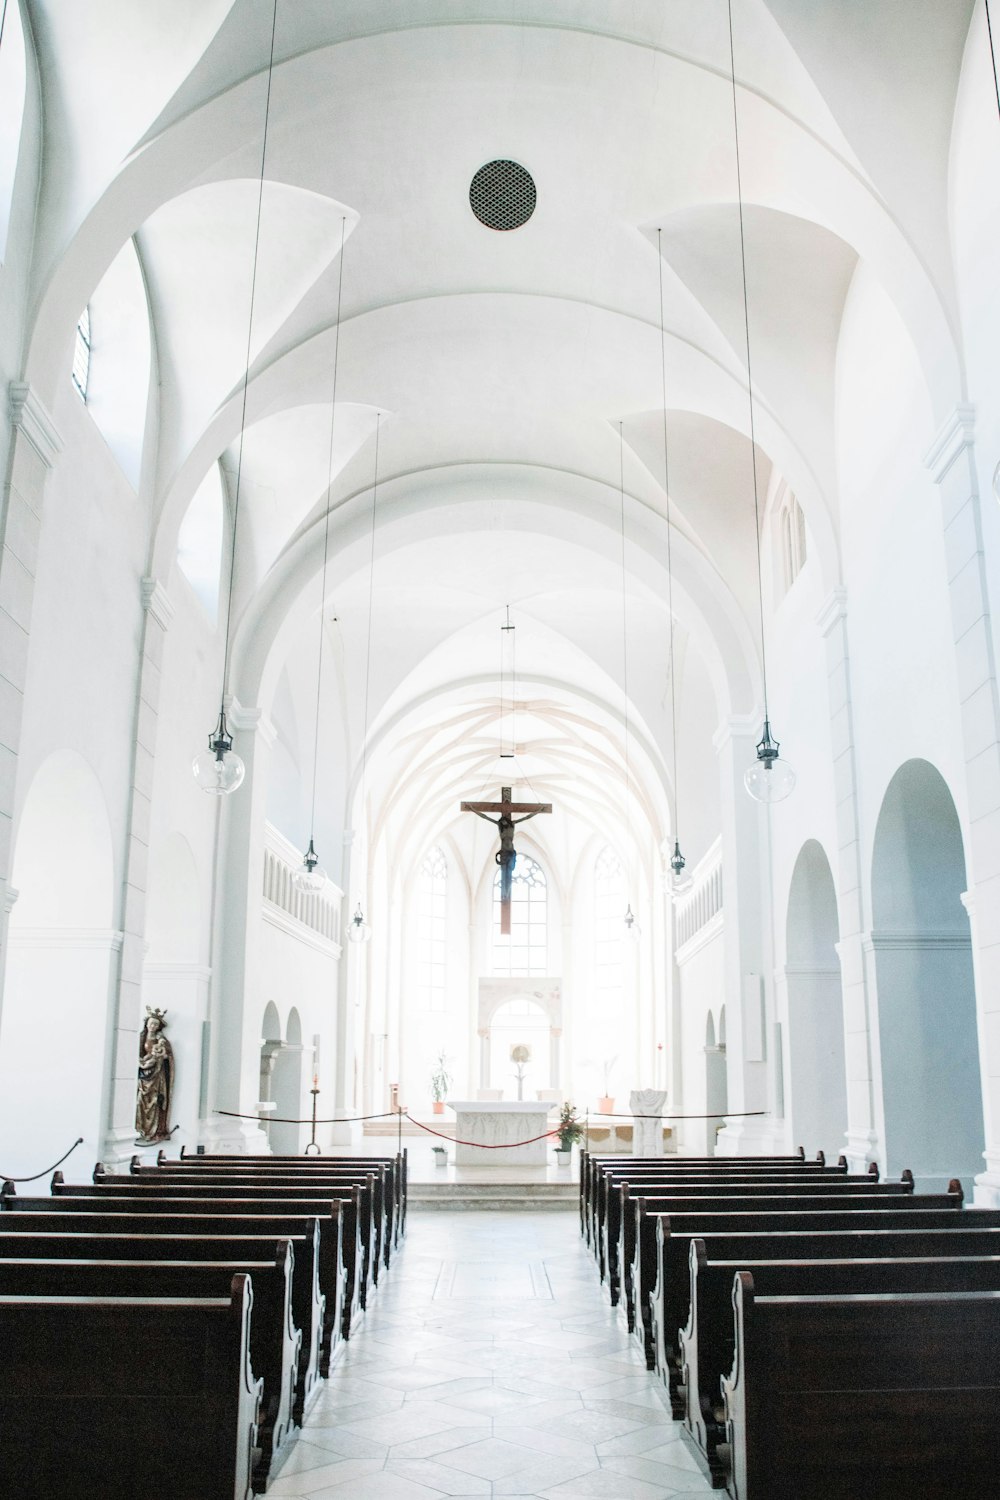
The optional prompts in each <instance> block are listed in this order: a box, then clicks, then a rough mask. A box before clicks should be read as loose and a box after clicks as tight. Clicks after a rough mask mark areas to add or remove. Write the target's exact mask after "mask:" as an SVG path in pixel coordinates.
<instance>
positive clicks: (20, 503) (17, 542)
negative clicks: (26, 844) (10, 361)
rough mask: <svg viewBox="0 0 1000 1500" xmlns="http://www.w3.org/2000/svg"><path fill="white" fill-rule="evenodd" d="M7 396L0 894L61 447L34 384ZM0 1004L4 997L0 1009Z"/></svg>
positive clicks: (1, 523) (0, 618) (1, 568)
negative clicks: (51, 485) (41, 556)
mask: <svg viewBox="0 0 1000 1500" xmlns="http://www.w3.org/2000/svg"><path fill="white" fill-rule="evenodd" d="M8 396H9V414H10V421H11V427H12V434H11V445H10V457H9V462H8V465H7V474H6V479H5V483H4V488H3V511H2V516H0V894H2V892H3V889H4V887H5V886H6V884H7V882H8V881H9V880H10V870H11V858H12V854H13V848H12V840H13V818H14V794H15V785H16V779H17V757H18V754H19V752H20V748H21V716H22V711H23V706H24V683H25V676H26V674H27V669H28V637H29V631H30V629H31V609H32V604H33V601H34V593H35V568H36V566H37V561H38V542H39V537H40V535H41V528H42V508H43V504H44V499H45V483H46V480H47V478H48V474H49V470H50V469H51V468H52V465H53V464H54V463H55V461H56V457H57V455H58V454H59V452H60V450H61V448H62V442H61V440H60V437H59V434H58V432H57V431H56V429H55V426H54V424H53V422H52V418H51V417H50V416H49V414H48V412H47V411H46V410H45V407H44V406H43V405H42V403H41V402H40V401H39V399H38V397H37V396H36V395H35V393H34V391H33V390H32V389H31V387H30V386H27V385H22V384H16V383H14V382H12V383H11V385H10V387H9V392H8ZM4 935H5V934H4ZM5 957H6V948H4V951H3V954H0V971H2V965H3V963H4V962H5ZM0 984H2V979H0ZM2 999H3V997H2V992H0V1005H2Z"/></svg>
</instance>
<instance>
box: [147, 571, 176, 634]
mask: <svg viewBox="0 0 1000 1500" xmlns="http://www.w3.org/2000/svg"><path fill="white" fill-rule="evenodd" d="M141 588H142V607H143V609H144V610H145V611H146V613H147V614H148V615H150V616H151V617H152V619H154V620H155V621H156V623H157V625H159V627H160V629H161V630H169V628H170V622H171V620H172V619H173V618H174V606H173V601H172V600H171V598H170V595H169V594H168V593H167V591H166V589H165V588H164V587H163V584H162V583H161V582H160V580H159V579H158V578H144V579H143V580H142V584H141Z"/></svg>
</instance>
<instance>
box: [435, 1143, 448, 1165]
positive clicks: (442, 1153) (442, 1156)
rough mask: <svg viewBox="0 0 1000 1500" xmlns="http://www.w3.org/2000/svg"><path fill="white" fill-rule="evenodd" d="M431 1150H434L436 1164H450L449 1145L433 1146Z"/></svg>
mask: <svg viewBox="0 0 1000 1500" xmlns="http://www.w3.org/2000/svg"><path fill="white" fill-rule="evenodd" d="M431 1150H432V1151H433V1152H434V1165H435V1166H436V1167H446V1166H447V1165H448V1148H447V1146H432V1147H431Z"/></svg>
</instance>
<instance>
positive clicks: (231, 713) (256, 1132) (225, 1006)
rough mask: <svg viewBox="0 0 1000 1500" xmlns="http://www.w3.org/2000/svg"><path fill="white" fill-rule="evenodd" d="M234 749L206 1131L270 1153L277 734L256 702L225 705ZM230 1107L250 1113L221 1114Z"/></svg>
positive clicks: (224, 814)
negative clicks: (265, 946) (239, 762)
mask: <svg viewBox="0 0 1000 1500" xmlns="http://www.w3.org/2000/svg"><path fill="white" fill-rule="evenodd" d="M226 717H227V720H228V722H229V727H230V729H231V730H233V731H235V735H236V738H235V744H234V748H235V749H236V750H237V751H238V752H239V754H240V755H241V756H242V757H243V760H244V762H245V764H246V776H245V778H244V780H243V784H242V786H241V787H239V789H238V790H237V791H235V792H233V793H232V794H231V795H229V796H227V797H224V798H223V799H222V807H221V809H220V811H221V828H220V835H219V853H218V878H217V880H216V890H217V897H216V902H217V905H216V911H215V914H214V915H215V927H214V956H213V963H212V980H213V982H212V1007H211V1008H212V1037H211V1085H210V1089H209V1113H208V1115H207V1117H206V1118H205V1119H204V1120H203V1121H202V1125H201V1137H202V1140H203V1141H204V1143H205V1146H206V1148H207V1150H208V1151H210V1152H212V1151H216V1152H231V1153H242V1152H245V1153H247V1154H251V1153H253V1152H260V1151H267V1149H268V1142H267V1135H266V1133H265V1132H264V1130H263V1129H262V1128H261V1126H260V1124H259V1123H258V1122H257V1119H256V1115H257V1108H256V1106H257V1098H258V1094H259V1088H260V1016H261V996H260V994H259V993H258V989H257V979H258V975H259V974H260V968H261V966H260V961H259V948H260V930H261V905H262V902H263V899H264V895H263V892H264V822H265V807H266V796H267V772H268V764H269V760H270V753H271V748H272V746H273V745H274V741H275V733H274V728H273V726H272V725H271V722H270V720H269V719H267V718H266V717H265V715H264V714H263V712H262V711H261V710H260V709H259V708H243V707H241V706H240V705H239V704H238V703H232V704H229V703H227V705H226ZM222 1109H225V1110H231V1111H234V1112H237V1113H240V1114H244V1115H250V1116H252V1117H253V1118H251V1119H244V1120H238V1119H232V1118H230V1117H227V1116H223V1115H219V1114H218V1113H216V1111H218V1110H222Z"/></svg>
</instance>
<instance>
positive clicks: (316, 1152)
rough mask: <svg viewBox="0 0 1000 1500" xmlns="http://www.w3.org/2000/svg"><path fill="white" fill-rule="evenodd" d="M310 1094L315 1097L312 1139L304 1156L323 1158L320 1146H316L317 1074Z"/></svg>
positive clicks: (314, 1076) (314, 1075)
mask: <svg viewBox="0 0 1000 1500" xmlns="http://www.w3.org/2000/svg"><path fill="white" fill-rule="evenodd" d="M309 1092H310V1094H312V1096H313V1108H312V1138H311V1139H310V1141H309V1144H308V1146H307V1147H306V1149H305V1151H304V1152H303V1153H302V1154H303V1156H322V1155H323V1153H322V1151H321V1150H320V1149H319V1146H318V1145H317V1144H316V1100H317V1099H318V1098H319V1079H318V1078H317V1076H316V1074H315V1073H314V1074H313V1086H312V1088H311V1089H310V1090H309Z"/></svg>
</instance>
